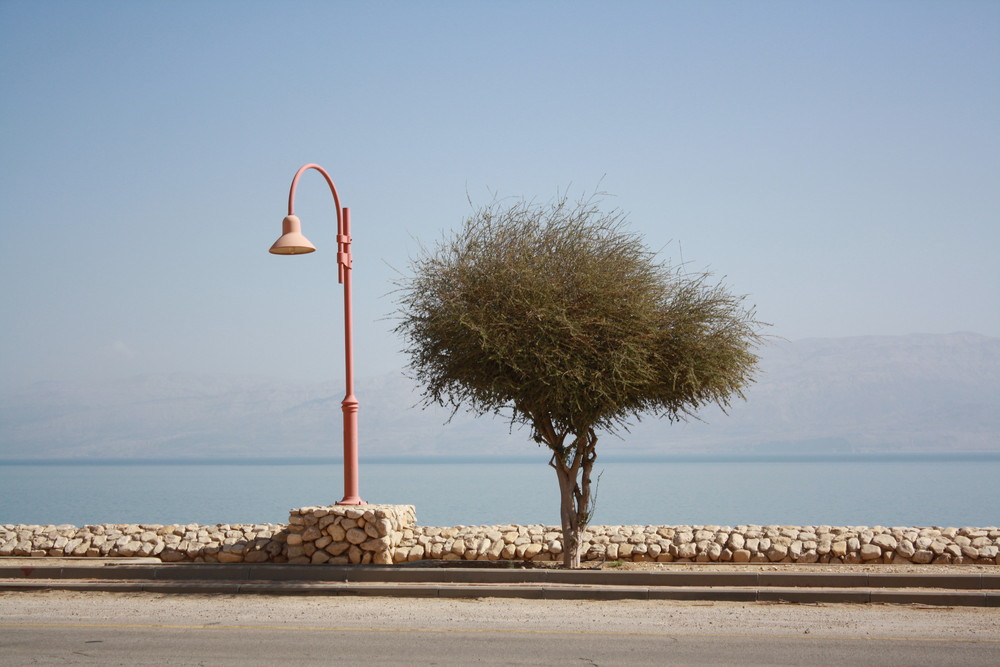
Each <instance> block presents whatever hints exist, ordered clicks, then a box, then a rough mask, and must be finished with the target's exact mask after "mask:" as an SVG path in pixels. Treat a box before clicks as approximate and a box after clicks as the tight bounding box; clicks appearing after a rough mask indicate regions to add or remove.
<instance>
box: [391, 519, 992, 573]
mask: <svg viewBox="0 0 1000 667" xmlns="http://www.w3.org/2000/svg"><path fill="white" fill-rule="evenodd" d="M582 541H583V551H582V553H583V560H585V561H587V560H590V561H595V560H596V561H602V560H606V561H615V560H625V561H635V562H642V561H655V562H659V563H671V562H700V563H708V562H722V563H834V564H836V563H848V564H852V563H948V564H969V563H980V564H998V563H1000V561H998V558H997V555H998V551H1000V529H998V528H997V527H995V526H994V527H989V528H974V527H964V528H910V527H895V528H886V527H883V526H874V527H868V526H756V525H743V526H736V527H730V526H590V527H588V528H587V530H586V532H585V534H584V536H583V540H582ZM561 554H562V532H561V530H560V529H559V528H558V527H555V526H516V525H507V526H472V527H466V526H458V527H454V528H414V529H413V530H412V531H407V532H405V533H404V539H403V541H402V542H401V543H400V545H399V547H398V548H397V549H396V553H395V556H394V561H395V562H397V563H402V562H408V561H416V560H422V559H428V558H432V559H445V560H504V559H510V560H542V561H547V560H561V558H562V555H561Z"/></svg>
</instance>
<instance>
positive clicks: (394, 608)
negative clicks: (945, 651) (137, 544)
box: [0, 591, 1000, 656]
mask: <svg viewBox="0 0 1000 667" xmlns="http://www.w3.org/2000/svg"><path fill="white" fill-rule="evenodd" d="M18 624H72V625H76V624H95V625H97V624H99V625H102V626H112V625H116V624H120V625H123V626H140V625H141V626H153V627H155V626H164V627H165V626H172V627H173V626H181V627H192V628H197V627H208V626H213V625H224V626H227V627H234V626H235V627H249V628H252V627H253V626H268V627H283V628H287V629H297V628H298V629H305V628H313V629H315V628H323V629H329V630H331V631H336V629H338V628H351V629H359V628H378V629H384V628H394V629H396V628H401V629H413V630H418V629H434V630H439V629H444V630H450V629H454V630H459V629H473V630H475V629H486V630H497V629H499V630H505V631H522V632H596V633H609V634H621V635H630V634H631V635H642V634H663V633H668V634H672V635H692V636H695V635H720V634H731V635H737V636H748V637H749V636H795V635H803V634H806V635H812V636H813V637H814V638H815V637H853V638H871V639H896V638H900V639H902V638H922V639H940V640H944V639H950V640H956V639H968V640H977V641H985V642H996V645H997V654H998V656H1000V609H986V608H965V607H954V608H953V607H929V606H920V605H878V604H874V605H854V604H833V605H822V604H809V605H806V604H785V603H781V604H767V603H735V602H714V603H713V602H677V601H634V600H625V601H614V602H601V601H581V600H574V601H565V600H521V599H495V598H481V599H468V600H466V599H457V600H445V599H433V598H431V599H414V598H369V597H348V598H341V597H322V598H312V597H309V598H299V597H272V596H255V595H239V596H231V595H159V594H154V593H76V592H66V591H40V592H31V593H20V592H18V593H0V628H2V626H8V627H12V626H16V625H18Z"/></svg>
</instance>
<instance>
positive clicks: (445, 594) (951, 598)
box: [0, 579, 1000, 608]
mask: <svg viewBox="0 0 1000 667" xmlns="http://www.w3.org/2000/svg"><path fill="white" fill-rule="evenodd" d="M54 590H61V591H76V592H110V593H159V594H182V595H295V596H305V595H310V596H378V597H406V598H415V597H422V598H489V597H497V598H521V599H535V600H676V601H707V602H770V603H795V604H824V603H826V604H835V603H853V604H874V603H880V604H922V605H933V606H962V607H992V608H1000V591H971V590H925V589H920V590H906V589H870V588H785V587H771V588H755V587H751V588H740V587H697V586H673V587H653V588H650V587H645V586H581V585H563V586H552V585H541V586H539V585H521V586H518V585H508V584H480V585H467V584H428V583H409V584H406V583H401V584H386V583H368V584H362V583H342V582H318V583H306V582H297V581H289V582H273V581H272V582H260V581H256V582H235V581H173V582H167V581H101V580H91V581H81V580H59V579H50V580H27V581H25V580H20V581H12V580H7V581H0V591H6V592H30V591H54Z"/></svg>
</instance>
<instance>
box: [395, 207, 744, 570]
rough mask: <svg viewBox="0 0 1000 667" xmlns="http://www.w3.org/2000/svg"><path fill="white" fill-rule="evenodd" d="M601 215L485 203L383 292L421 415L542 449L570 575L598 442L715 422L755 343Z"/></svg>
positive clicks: (676, 268)
mask: <svg viewBox="0 0 1000 667" xmlns="http://www.w3.org/2000/svg"><path fill="white" fill-rule="evenodd" d="M602 203H603V200H602V199H601V198H600V197H599V196H594V197H590V198H586V199H583V200H580V201H571V200H569V199H568V198H566V197H565V196H561V197H558V198H557V199H555V200H553V201H552V202H550V203H545V204H538V203H535V202H531V201H525V200H520V199H516V200H496V199H495V200H494V201H493V202H492V203H490V204H488V205H486V206H483V207H480V208H478V209H474V210H473V212H472V214H471V215H470V216H469V217H468V218H467V219H466V220H465V222H464V224H463V225H462V228H461V229H460V230H459V231H457V232H455V233H451V234H449V235H446V236H444V237H443V238H442V239H441V240H440V241H439V242H438V243H437V244H436V245H435V246H434V247H432V248H424V249H423V250H422V251H421V252H420V254H419V255H418V256H417V257H416V258H415V259H413V261H412V263H411V266H410V270H411V272H410V273H409V274H408V275H404V276H403V277H401V278H400V279H399V281H398V284H397V287H398V290H397V297H398V300H397V304H398V311H397V315H398V318H399V319H398V325H397V328H396V331H397V333H399V334H401V335H402V337H403V339H404V341H405V352H406V353H407V354H408V355H409V365H410V371H411V374H412V375H413V377H414V378H415V379H416V380H417V381H418V382H419V383H420V385H421V386H422V388H423V400H424V402H425V404H440V405H443V406H447V407H450V408H452V409H453V410H459V409H470V410H472V411H473V412H475V413H478V414H498V415H503V416H505V417H508V418H510V419H511V420H512V422H514V423H516V424H524V425H526V426H527V427H528V428H529V429H530V430H531V436H532V438H533V439H534V441H535V442H537V443H539V444H540V445H544V446H546V447H547V448H548V449H549V453H550V457H549V465H550V466H551V467H552V468H553V469H554V470H555V472H556V476H557V478H558V480H559V492H560V499H561V501H560V517H561V522H562V534H563V559H564V565H565V566H566V567H579V565H580V556H581V553H580V552H581V544H582V540H581V537H582V533H583V531H584V529H585V528H586V526H587V524H588V523H589V520H590V516H591V507H592V495H591V491H592V489H591V486H592V483H591V472H592V470H593V467H594V461H595V460H596V458H597V442H598V435H599V434H601V433H616V432H618V433H620V432H623V431H627V429H628V426H629V424H631V423H633V422H634V421H637V420H639V419H640V418H642V417H643V416H649V415H653V416H659V417H666V418H667V419H668V420H670V421H677V420H684V419H687V418H689V417H692V416H694V415H695V413H696V412H697V411H698V410H699V409H700V408H702V407H704V406H707V405H709V404H716V405H719V406H720V407H722V408H723V410H725V409H726V408H727V407H728V406H729V405H730V402H731V401H732V400H733V399H734V398H743V397H744V396H743V391H744V389H745V388H746V387H747V386H748V385H749V384H750V383H752V382H753V380H754V373H755V371H756V366H757V360H758V359H757V355H756V354H755V350H756V348H757V346H758V344H759V343H760V341H761V338H762V335H761V330H762V324H761V323H760V322H758V321H757V320H756V318H755V314H754V309H753V308H752V307H750V306H748V305H747V304H746V299H745V297H743V296H738V295H734V294H732V293H731V292H730V291H729V290H728V289H727V288H726V287H725V286H723V285H722V284H721V283H717V282H715V281H713V280H712V277H711V276H710V275H709V274H707V273H692V272H690V271H688V270H687V269H686V268H685V267H684V266H683V265H673V264H671V263H669V262H667V261H664V260H660V259H659V258H658V256H657V253H655V252H652V251H651V250H649V249H648V248H647V247H646V245H645V243H644V241H643V239H642V237H641V236H639V235H638V234H636V233H633V232H632V231H630V230H629V229H628V227H627V223H626V216H625V215H624V214H623V213H622V212H621V211H620V210H617V209H612V210H604V209H603V208H602V206H601V204H602Z"/></svg>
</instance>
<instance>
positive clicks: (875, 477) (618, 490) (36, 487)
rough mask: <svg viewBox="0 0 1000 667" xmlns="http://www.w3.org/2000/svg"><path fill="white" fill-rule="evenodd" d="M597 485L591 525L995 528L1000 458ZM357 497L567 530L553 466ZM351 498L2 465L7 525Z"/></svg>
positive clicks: (599, 473)
mask: <svg viewBox="0 0 1000 667" xmlns="http://www.w3.org/2000/svg"><path fill="white" fill-rule="evenodd" d="M593 478H594V483H595V488H596V508H595V512H594V517H593V520H592V522H591V523H593V524H612V525H619V524H622V525H649V524H655V525H660V524H666V525H670V524H696V525H730V526H734V525H739V524H747V523H754V524H788V525H818V524H828V525H883V526H995V525H998V524H1000V500H998V498H1000V494H998V493H997V484H998V481H1000V454H996V455H981V456H975V457H957V458H955V457H952V458H949V457H945V456H939V457H922V458H921V457H881V458H880V457H855V458H852V459H846V460H837V459H830V460H759V459H747V460H711V459H703V460H685V459H674V460H650V461H628V460H606V461H600V460H599V462H598V464H597V465H596V466H595V469H594V475H593ZM360 488H361V495H362V497H363V498H364V499H365V500H366V501H368V502H370V503H380V504H383V503H384V504H411V505H415V506H416V510H417V522H418V523H419V524H420V525H425V526H454V525H478V524H507V523H515V524H532V523H541V524H549V525H557V524H558V523H559V493H558V484H557V481H556V477H555V473H554V472H553V471H552V469H551V468H549V467H548V466H547V465H546V464H545V461H544V460H538V461H509V460H503V459H498V460H488V461H463V462H456V461H440V460H438V461H432V462H421V461H407V462H399V461H396V462H394V461H362V464H361V473H360ZM342 495H343V468H342V466H341V464H340V463H338V462H334V461H318V462H317V461H296V460H275V461H244V462H237V461H224V462H222V461H215V462H208V461H201V462H191V461H188V462H183V463H177V462H168V461H159V462H114V463H101V462H92V463H87V464H80V463H67V462H63V463H25V462H6V463H0V524H2V523H27V524H61V523H68V524H74V525H87V524H96V523H147V524H169V523H202V524H216V523H284V522H285V521H286V520H287V517H288V510H289V509H291V508H294V507H303V506H308V505H328V504H333V503H335V502H336V501H337V500H339V499H340V498H341V497H342Z"/></svg>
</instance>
